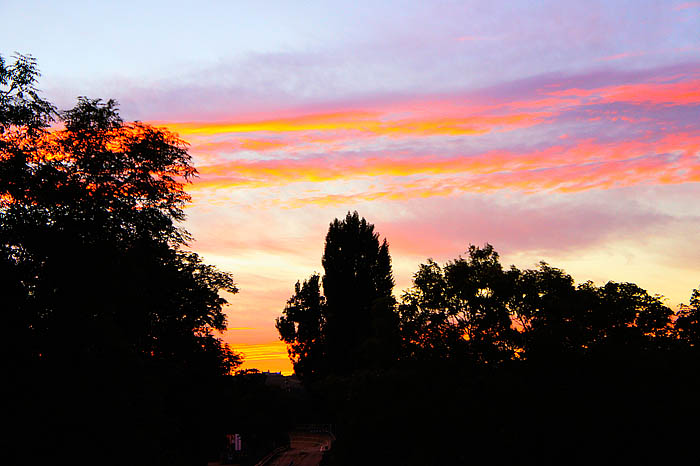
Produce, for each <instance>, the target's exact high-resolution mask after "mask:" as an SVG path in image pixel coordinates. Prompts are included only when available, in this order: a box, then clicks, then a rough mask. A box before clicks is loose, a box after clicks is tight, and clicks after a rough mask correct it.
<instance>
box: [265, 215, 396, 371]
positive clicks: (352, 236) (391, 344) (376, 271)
mask: <svg viewBox="0 0 700 466" xmlns="http://www.w3.org/2000/svg"><path fill="white" fill-rule="evenodd" d="M322 264H323V268H324V271H325V273H324V275H323V277H322V278H321V277H319V275H313V276H311V277H310V278H309V279H308V280H305V281H304V282H303V284H300V283H299V282H297V284H296V286H295V293H294V295H293V296H292V297H291V298H290V299H289V301H288V302H287V306H286V307H285V309H284V311H283V315H282V316H281V317H280V318H278V319H277V329H278V330H279V332H280V337H281V338H282V340H283V341H285V342H286V343H287V344H288V348H289V355H290V358H291V359H292V362H293V363H294V368H295V372H296V373H297V374H299V375H300V376H302V377H307V378H310V377H317V376H322V375H327V374H329V373H350V372H352V371H353V370H356V369H360V368H366V367H368V366H372V365H382V364H386V363H389V362H390V361H392V360H393V358H394V357H395V354H396V350H397V344H398V333H397V321H396V316H395V314H394V309H393V308H394V298H393V296H392V289H393V286H394V279H393V276H392V272H391V258H390V256H389V245H388V244H387V242H386V240H384V241H383V242H381V243H380V242H379V235H378V234H377V233H375V232H374V225H372V224H370V223H368V222H367V221H366V220H365V219H364V218H362V219H361V218H360V217H359V215H358V214H357V212H354V213H352V214H351V213H349V212H348V214H347V216H346V217H345V219H344V220H338V219H335V220H334V221H333V222H332V223H331V224H330V227H329V229H328V234H327V235H326V244H325V248H324V253H323V260H322ZM319 283H322V284H323V295H322V294H321V290H320V286H319Z"/></svg>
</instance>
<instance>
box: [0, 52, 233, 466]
mask: <svg viewBox="0 0 700 466" xmlns="http://www.w3.org/2000/svg"><path fill="white" fill-rule="evenodd" d="M37 76H38V71H37V69H36V64H35V61H34V60H33V59H32V58H31V57H24V56H17V57H16V59H15V62H14V63H13V64H9V65H8V64H7V63H6V62H5V61H4V60H3V61H0V128H2V131H1V133H2V134H0V293H1V294H2V296H3V301H4V302H3V319H4V324H5V330H6V334H7V336H8V337H7V338H5V339H4V341H3V343H2V344H3V348H2V350H3V354H4V355H5V356H6V357H5V358H4V361H3V362H4V363H5V366H6V374H8V375H9V376H10V378H11V379H13V380H14V381H15V383H17V384H18V385H17V387H19V386H20V385H21V384H22V383H23V382H22V380H29V378H30V377H31V378H36V377H39V380H37V381H35V382H37V383H39V384H45V383H47V381H46V380H43V379H42V377H56V376H57V375H58V374H61V375H62V376H64V377H65V380H66V385H65V388H64V389H62V390H58V393H62V394H63V395H64V396H65V397H66V398H67V399H72V400H74V402H75V404H76V405H75V412H76V413H77V414H76V418H75V419H87V417H89V416H90V410H89V409H87V408H86V407H85V406H82V405H81V400H93V401H94V402H97V400H96V399H99V398H100V397H104V399H101V401H102V402H103V403H107V402H108V401H107V400H108V399H109V398H111V397H115V396H118V397H119V398H120V399H123V400H124V401H123V403H119V402H117V403H116V405H117V406H121V407H122V408H123V409H122V410H121V411H119V412H116V413H113V415H114V416H115V418H114V419H112V420H111V421H110V422H112V425H113V426H116V425H119V422H117V419H122V420H123V421H124V422H127V418H128V416H130V415H133V414H134V412H135V411H134V409H136V408H135V407H136V406H140V407H141V408H144V409H146V411H147V412H151V413H152V414H153V416H154V419H157V420H163V422H166V421H165V420H164V418H162V416H163V414H162V412H161V411H159V410H158V408H156V406H157V405H158V403H166V404H167V403H171V402H175V400H178V401H177V402H178V403H179V404H180V405H181V406H183V409H187V408H186V407H187V406H188V405H190V403H192V401H193V398H196V397H199V396H202V394H203V393H205V392H206V391H207V388H206V382H204V381H206V380H210V379H211V378H212V377H217V376H220V375H224V374H228V373H231V371H233V370H234V369H235V368H236V367H237V366H238V365H239V364H240V357H239V356H238V355H237V354H235V353H233V352H232V351H231V350H230V349H229V348H228V346H227V345H225V344H224V343H223V342H222V341H221V340H220V339H219V338H218V337H216V335H215V333H214V332H215V331H219V330H223V329H225V325H226V322H225V315H224V314H223V312H222V308H223V306H224V305H225V304H226V300H225V299H224V298H223V297H222V296H221V295H220V292H222V291H225V292H229V293H235V292H236V291H237V289H236V286H235V284H234V282H233V278H232V277H231V276H230V275H229V274H227V273H223V272H220V271H218V270H216V269H215V268H214V267H212V266H210V265H207V264H204V263H202V261H201V259H200V258H199V257H198V256H197V254H195V253H192V252H188V251H186V250H185V248H184V247H185V246H186V242H187V240H188V238H189V235H188V233H187V232H186V231H184V230H183V229H182V228H180V227H179V226H178V222H179V221H180V220H182V219H183V218H184V213H183V207H184V205H185V204H186V203H187V202H188V201H189V197H188V196H187V194H186V193H185V191H184V183H185V182H187V181H188V180H189V179H190V178H191V177H193V176H195V174H196V171H195V169H194V168H193V167H192V165H191V161H190V157H189V155H188V153H187V145H186V143H185V142H184V141H182V140H180V139H179V138H177V136H176V135H174V134H172V133H170V132H168V131H167V130H165V129H162V128H154V127H151V126H149V125H146V124H143V123H138V122H137V123H124V122H123V121H122V119H121V118H120V117H119V114H118V109H117V104H116V102H114V101H113V100H109V101H107V102H103V101H101V100H93V99H88V98H85V97H81V98H79V99H78V103H77V105H76V106H75V107H74V108H73V109H70V110H67V111H65V112H60V113H59V112H56V111H55V109H54V108H53V106H51V104H49V103H47V102H46V101H44V100H42V99H41V98H40V97H39V96H38V91H37V89H36V87H35V85H36V78H37ZM52 122H54V123H57V124H55V125H54V126H53V127H51V128H50V127H49V126H48V125H49V124H50V123H52ZM10 354H11V355H12V358H8V357H7V355H10ZM107 372H109V373H110V374H111V375H108V374H107ZM37 374H39V375H37ZM117 374H118V376H119V377H121V378H122V379H124V380H128V381H129V382H128V383H129V384H132V386H130V387H129V388H125V389H124V390H123V391H122V392H120V393H119V394H118V395H117V394H116V392H115V391H113V390H116V384H114V381H113V380H112V378H113V376H115V375H117ZM153 377H154V378H153ZM195 379H201V381H202V382H201V383H200V382H194V380H195ZM175 380H180V381H179V382H177V383H176V385H175V386H176V387H179V388H175V389H173V391H172V397H171V398H169V397H165V396H164V395H161V394H157V392H158V391H160V390H162V387H163V386H168V385H170V384H172V383H175V382H174V381H175ZM95 384H96V385H97V387H98V388H94V385H95ZM90 386H93V388H92V389H91V390H92V391H91V393H90V394H89V395H88V393H86V391H85V390H88V388H87V387H90ZM112 386H115V388H114V389H112ZM26 393H33V392H31V391H30V392H26ZM17 396H19V397H20V399H21V398H22V396H23V395H22V390H20V389H19V388H18V389H17ZM26 396H27V397H28V396H29V395H28V394H27V395H26ZM144 396H145V397H156V399H157V400H159V401H158V402H155V403H153V404H152V405H149V406H147V407H144V406H143V405H142V402H141V401H139V400H141V399H142V397H144ZM24 401H25V402H26V403H29V402H30V399H29V398H24ZM154 410H155V411H154ZM81 416H86V417H85V418H81ZM49 418H50V419H51V420H52V422H56V423H57V424H58V425H63V423H64V421H63V420H61V419H58V418H55V417H51V416H49ZM47 419H48V418H47ZM187 419H189V420H186V419H185V418H180V420H179V421H178V422H183V423H184V424H183V426H184V425H189V424H188V423H189V422H194V421H193V419H192V418H187ZM85 422H87V421H85ZM157 422H160V421H157ZM157 422H156V423H157ZM63 427H64V428H65V429H67V430H66V431H67V432H74V433H75V432H77V431H74V430H72V429H73V427H69V426H65V425H64V426H63ZM76 428H77V427H76ZM130 428H131V429H133V428H134V426H130ZM162 429H166V427H165V424H161V425H158V426H154V427H153V430H151V431H149V432H150V433H151V434H154V433H158V432H160V433H161V434H162V433H163V432H164V431H163V430H162ZM137 430H138V429H137ZM166 430H167V429H166ZM183 432H184V431H183ZM158 435H160V434H158ZM173 435H175V434H174V433H173ZM177 435H180V434H177ZM77 437H78V434H77V433H76V438H77ZM182 445H188V444H187V440H185V443H183V444H182ZM141 446H142V447H143V448H145V449H149V451H151V453H153V450H152V449H153V448H157V442H155V443H152V444H150V445H146V444H141ZM62 448H68V445H65V446H63V447H62ZM135 448H136V447H135ZM191 453H192V455H195V456H196V455H197V453H196V452H195V451H194V450H193V452H191ZM153 454H156V453H153ZM188 454H189V453H188ZM156 456H157V454H156ZM185 456H187V455H185ZM122 459H123V458H122ZM152 459H153V458H152ZM153 461H156V459H153ZM76 462H78V460H76ZM156 462H157V461H156Z"/></svg>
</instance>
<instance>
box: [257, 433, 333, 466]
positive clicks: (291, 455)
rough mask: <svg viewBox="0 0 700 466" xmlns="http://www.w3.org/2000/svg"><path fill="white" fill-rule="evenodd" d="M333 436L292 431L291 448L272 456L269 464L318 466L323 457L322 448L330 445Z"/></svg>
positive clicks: (276, 465) (290, 435)
mask: <svg viewBox="0 0 700 466" xmlns="http://www.w3.org/2000/svg"><path fill="white" fill-rule="evenodd" d="M330 443H331V436H330V434H326V433H310V432H291V433H290V434H289V449H288V450H285V451H283V452H281V453H279V454H278V455H277V456H275V457H274V458H272V459H271V460H270V461H269V462H268V463H267V465H269V466H318V465H319V464H320V463H321V459H322V458H323V452H322V451H321V448H322V447H324V446H330Z"/></svg>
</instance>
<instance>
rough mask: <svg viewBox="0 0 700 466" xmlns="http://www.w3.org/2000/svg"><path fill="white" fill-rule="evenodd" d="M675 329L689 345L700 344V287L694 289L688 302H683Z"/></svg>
mask: <svg viewBox="0 0 700 466" xmlns="http://www.w3.org/2000/svg"><path fill="white" fill-rule="evenodd" d="M674 330H675V333H676V336H677V338H679V339H680V340H681V341H683V342H684V343H685V344H687V345H688V346H692V347H695V348H697V347H698V346H700V287H698V288H697V289H695V290H693V292H692V294H691V296H690V302H689V303H688V304H681V307H680V312H679V313H678V319H677V320H676V325H675V329H674Z"/></svg>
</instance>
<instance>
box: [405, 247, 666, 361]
mask: <svg viewBox="0 0 700 466" xmlns="http://www.w3.org/2000/svg"><path fill="white" fill-rule="evenodd" d="M468 254H469V257H468V258H466V259H465V258H462V257H459V258H458V259H455V260H454V261H450V262H448V263H447V264H446V265H445V266H444V267H440V266H439V265H438V264H436V263H435V262H433V261H431V260H429V261H428V263H427V264H423V265H421V266H420V269H419V270H418V272H417V273H416V274H415V275H414V279H413V286H412V287H411V288H410V289H408V290H407V291H406V292H405V293H404V295H403V297H402V302H401V305H400V306H399V312H400V317H401V329H402V336H403V338H404V349H405V355H404V357H408V358H426V357H427V358H434V357H437V356H438V355H443V356H445V357H458V358H460V357H461V358H464V357H468V358H470V359H472V360H475V361H479V362H482V363H502V362H504V361H508V360H517V359H525V358H528V357H530V358H531V357H551V356H552V355H558V354H584V353H588V352H590V351H594V350H596V349H600V348H603V347H607V346H611V345H612V346H615V345H617V346H621V345H622V346H624V345H626V346H630V345H634V347H635V348H652V347H655V346H658V345H659V344H662V343H661V342H662V341H665V339H666V338H667V337H668V336H669V335H670V331H671V321H670V317H671V315H672V311H671V310H670V309H669V308H668V307H667V306H665V305H664V304H663V303H662V301H661V297H659V296H650V295H649V294H648V293H647V292H646V291H645V290H643V289H641V288H640V287H638V286H637V285H635V284H632V283H615V282H608V283H607V284H605V285H603V286H602V287H596V286H595V285H594V284H593V283H591V282H586V283H583V284H581V285H578V286H574V283H573V279H572V278H571V276H569V275H567V274H566V273H564V272H563V271H562V270H560V269H557V268H554V267H550V266H549V265H548V264H546V263H544V262H542V263H540V265H539V267H538V268H537V269H532V270H523V271H521V270H519V269H517V268H516V267H511V268H510V269H508V270H504V269H503V268H502V267H501V265H500V262H499V259H498V254H497V253H496V252H495V251H494V250H493V247H492V246H491V245H489V244H487V245H486V246H485V247H484V248H479V247H475V246H470V248H469V251H468Z"/></svg>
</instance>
